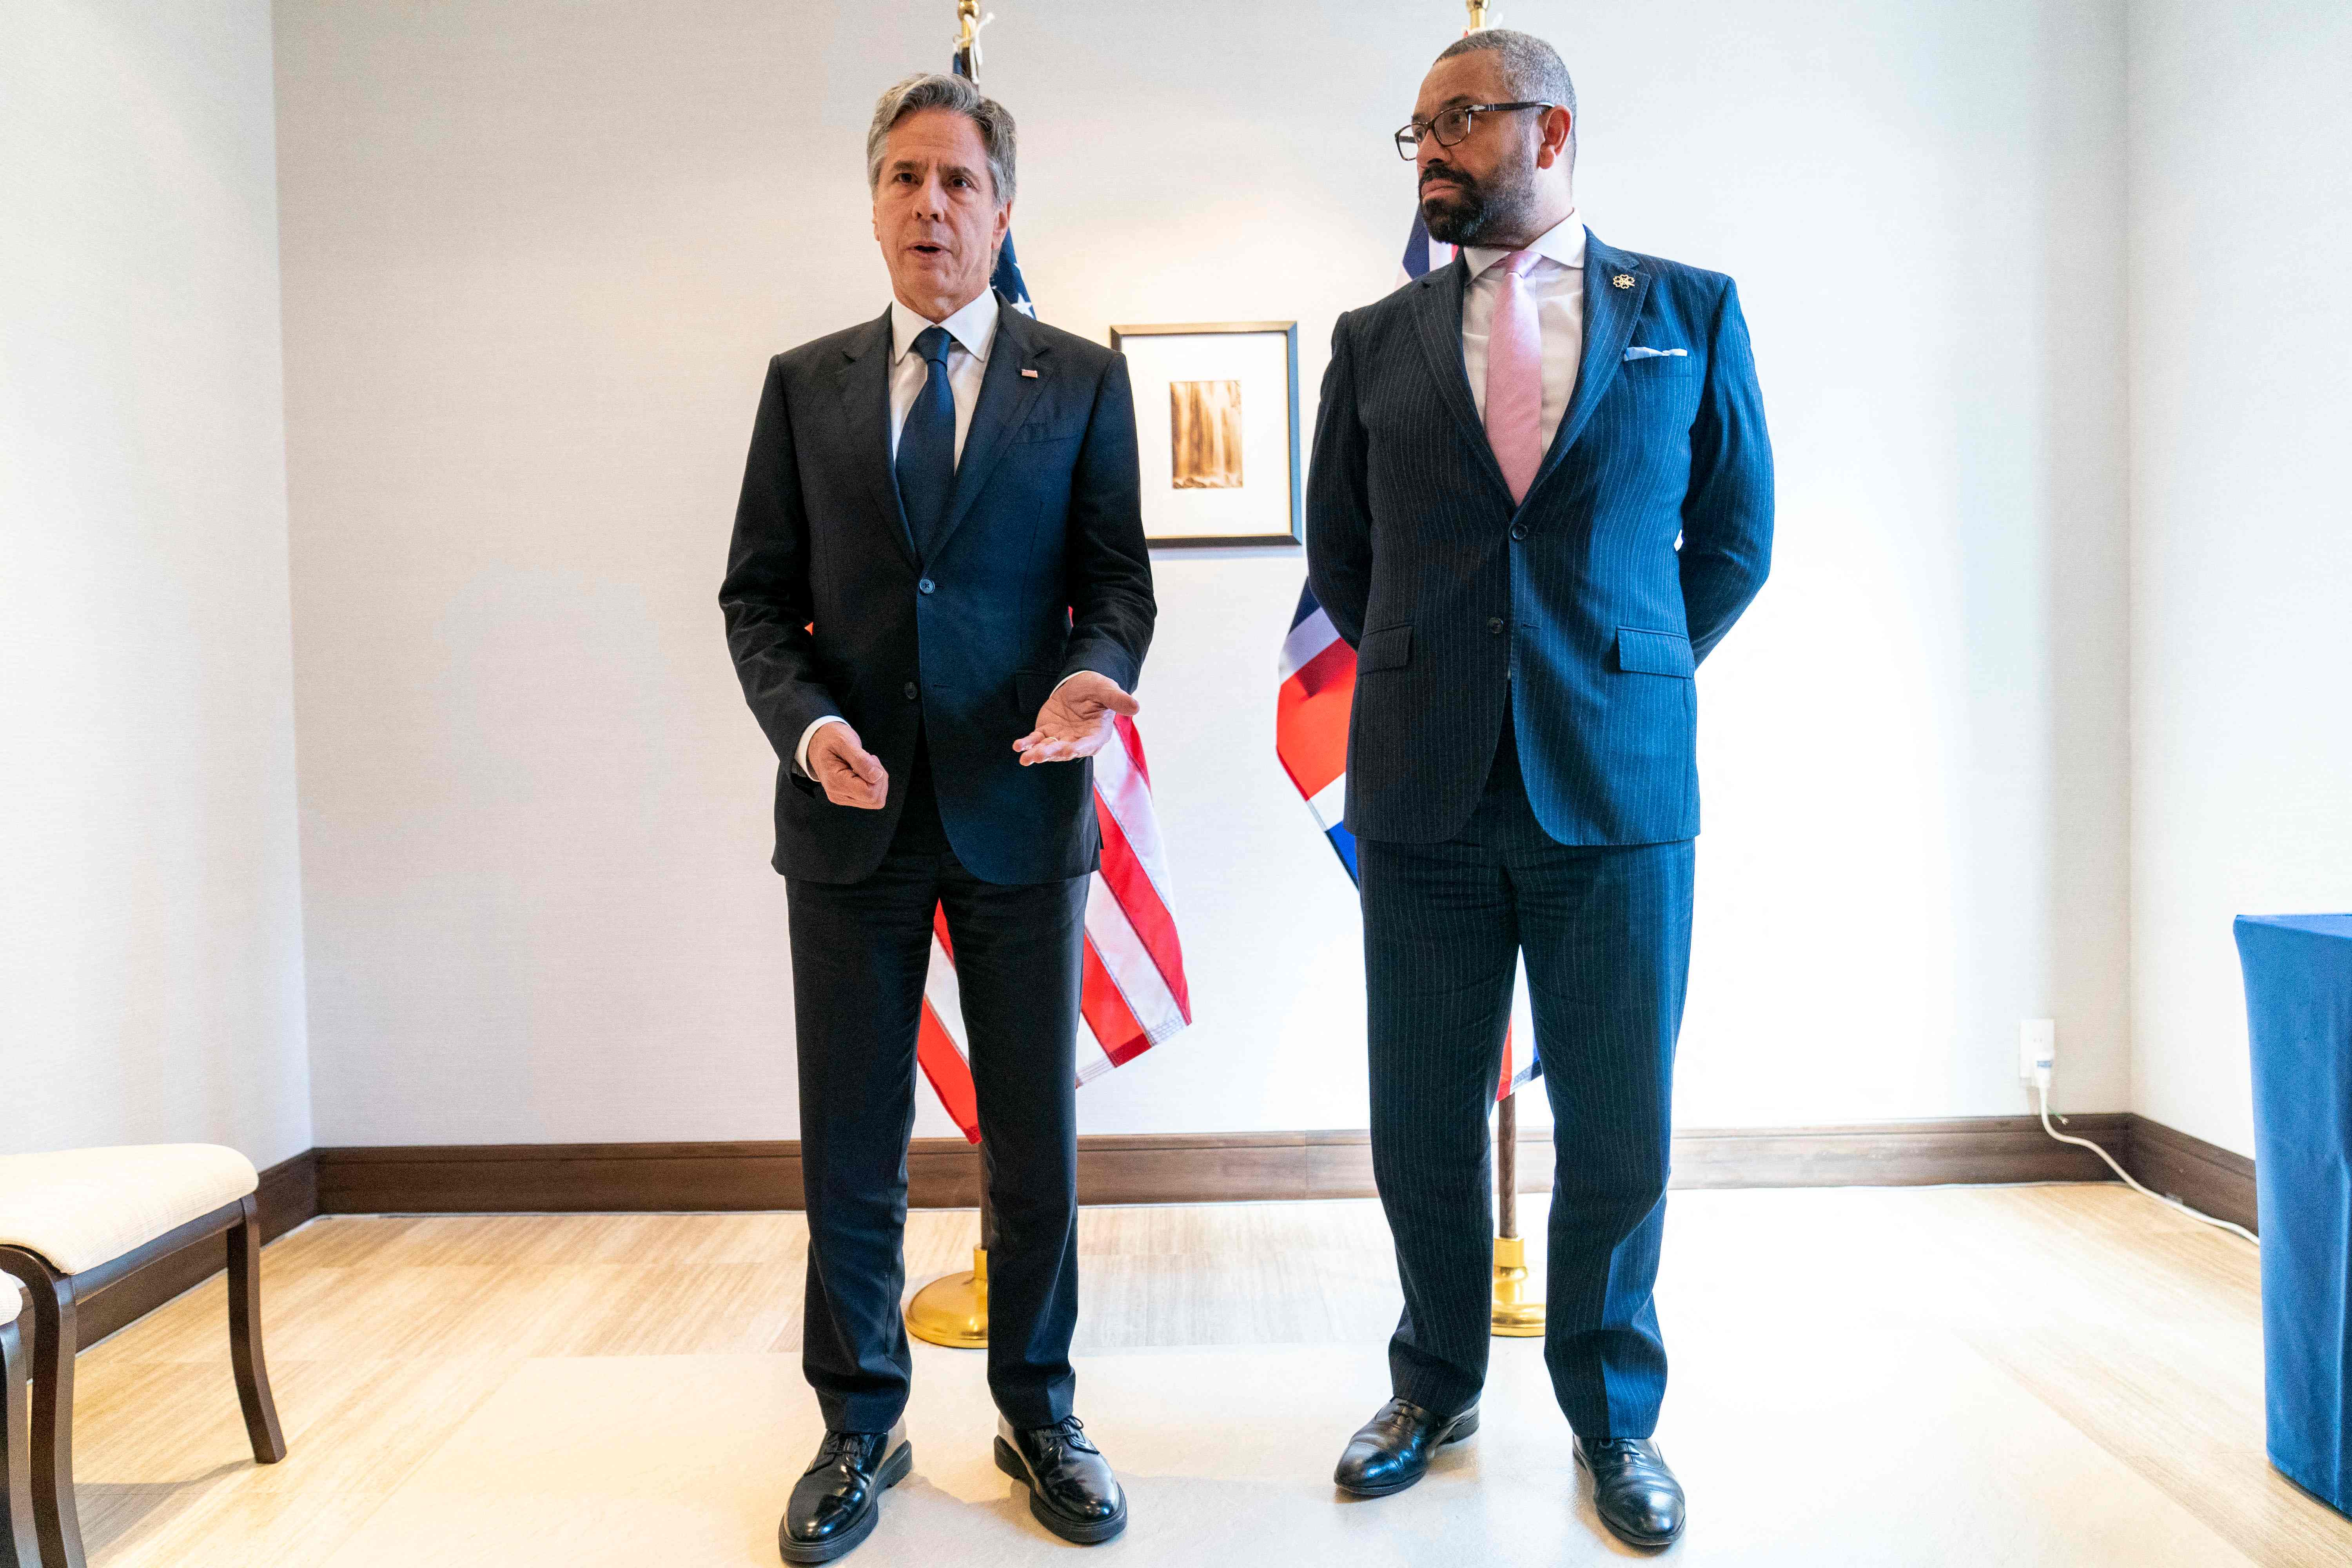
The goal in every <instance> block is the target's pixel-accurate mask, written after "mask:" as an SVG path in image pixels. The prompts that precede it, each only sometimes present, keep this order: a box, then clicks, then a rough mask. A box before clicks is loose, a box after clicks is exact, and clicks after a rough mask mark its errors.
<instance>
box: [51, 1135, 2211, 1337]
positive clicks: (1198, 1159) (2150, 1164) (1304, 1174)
mask: <svg viewBox="0 0 2352 1568" xmlns="http://www.w3.org/2000/svg"><path fill="white" fill-rule="evenodd" d="M2066 1131H2069V1132H2071V1133H2074V1134H2076V1135H2078V1136H2081V1137H2084V1138H2088V1139H2090V1140H2091V1141H2092V1142H2095V1143H2098V1144H2100V1145H2101V1146H2102V1147H2104V1148H2105V1149H2107V1150H2108V1151H2109V1152H2112V1153H2113V1154H2114V1155H2115V1156H2116V1159H2118V1160H2120V1161H2121V1162H2123V1164H2124V1167H2125V1168H2126V1170H2128V1171H2130V1172H2131V1173H2132V1175H2133V1176H2134V1177H2135V1178H2136V1179H2137V1180H2138V1181H2140V1182H2141V1183H2143V1184H2146V1185H2147V1186H2148V1187H2151V1188H2153V1189H2154V1190H2156V1191H2157V1192H2159V1193H2163V1194H2166V1195H2168V1196H2171V1197H2178V1198H2179V1199H2180V1201H2182V1202H2183V1203H2186V1204H2188V1205H2189V1206H2191V1207H2192V1208H2198V1209H2202V1210H2203V1211H2204V1212H2206V1213H2207V1214H2210V1215H2217V1216H2219V1217H2221V1218H2222V1219H2228V1220H2234V1221H2236V1222H2237V1223H2238V1224H2240V1225H2243V1226H2247V1227H2249V1228H2252V1226H2253V1225H2254V1222H2255V1213H2254V1163H2253V1162H2252V1160H2249V1159H2247V1158H2246V1157H2245V1156H2244V1155H2242V1154H2233V1153H2231V1152H2230V1151H2228V1150H2226V1149H2222V1148H2220V1147H2218V1146H2216V1145H2214V1144H2211V1143H2208V1142H2204V1141H2203V1140H2202V1139H2199V1138H2192V1137H2190V1136H2189V1134H2188V1133H2185V1132H2180V1131H2176V1130H2174V1129H2172V1128H2169V1127H2167V1126H2165V1125H2163V1124H2162V1123H2160V1122H2156V1121H2148V1120H2147V1118H2146V1117H2143V1116H2138V1115H2136V1114H2133V1113H2130V1112H2127V1111H2126V1112H2106V1113H2099V1114H2089V1115H2081V1116H2075V1117H2072V1118H2070V1119H2069V1120H2068V1122H2067V1127H2066ZM1551 1166H1552V1154H1551V1141H1550V1140H1549V1138H1548V1137H1541V1136H1532V1137H1528V1138H1525V1139H1523V1140H1521V1142H1520V1155H1519V1172H1520V1182H1519V1185H1520V1188H1521V1190H1522V1191H1525V1192H1531V1193H1539V1192H1544V1191H1547V1190H1548V1189H1549V1187H1550V1185H1551ZM2112 1179H2113V1178H2112V1176H2111V1174H2110V1173H2109V1172H2108V1170H2107V1168H2106V1166H2105V1164H2104V1163H2101V1162H2100V1160H2099V1159H2098V1157H2097V1156H2096V1155H2095V1154H2093V1153H2091V1152H2089V1151H2087V1150H2084V1149H2076V1148H2073V1147H2071V1146H2069V1145H2067V1144H2063V1143H2057V1142H2052V1141H2051V1140H2050V1139H2049V1137H2047V1136H2046V1135H2045V1134H2044V1133H2043V1131H2042V1124H2041V1123H2040V1122H2039V1121H2036V1120H2035V1119H2034V1118H2032V1117H2030V1116H1979V1117H1960V1118H1953V1119H1949V1120H1943V1121H1878V1122H1860V1123H1853V1124H1849V1125H1843V1126H1828V1127H1783V1128H1730V1129H1719V1130H1714V1131H1708V1130H1697V1131H1686V1132H1680V1133H1677V1134H1675V1186H1677V1187H1818V1186H1923V1185H1942V1184H1958V1185H1979V1184H1999V1183H2006V1182H2078V1181H2107V1180H2112ZM907 1180H908V1203H909V1204H911V1205H913V1206H915V1207H918V1208H970V1207H971V1206H973V1205H976V1204H977V1203H978V1202H979V1201H980V1156H979V1152H978V1151H976V1150H975V1149H973V1148H972V1147H971V1145H970V1144H968V1143H966V1142H964V1141H963V1140H961V1138H919V1139H917V1140H915V1142H914V1143H913V1144H912V1145H911V1146H910V1147H909V1148H908V1152H907ZM1372 1195H1373V1188H1372V1150H1371V1138H1370V1134H1369V1133H1364V1132H1201V1133H1182V1134H1170V1135H1143V1136H1108V1137H1089V1138H1081V1139H1079V1140H1078V1200H1079V1201H1080V1202H1081V1203H1086V1204H1178V1203H1248V1202H1268V1201H1279V1200H1292V1199H1305V1198H1363V1197H1370V1196H1372ZM260 1199H261V1224H262V1234H263V1237H265V1239H268V1240H275V1239H276V1238H277V1237H279V1236H282V1235H284V1234H285V1233H286V1232H287V1231H289V1230H291V1229H293V1228H294V1227H295V1226H299V1225H300V1224H302V1223H303V1222H304V1221H306V1220H308V1219H310V1218H311V1217H313V1216H314V1215H321V1214H560V1213H583V1212H622V1213H629V1212H649V1211H650V1212H660V1211H666V1210H688V1211H702V1210H745V1209H796V1208H799V1207H801V1206H802V1195H801V1151H800V1144H799V1143H798V1142H789V1141H778V1142H753V1143H509V1144H478V1145H463V1144H449V1145H438V1144H435V1145H420V1146H412V1147H383V1148H370V1147H355V1148H334V1149H312V1150H308V1151H306V1152H303V1153H300V1154H297V1155H296V1156H294V1158H292V1159H290V1160H288V1161H285V1162H284V1163H280V1164H277V1165H272V1166H271V1167H269V1169H268V1170H266V1171H264V1172H262V1173H261V1192H260ZM223 1262H224V1258H222V1257H221V1256H217V1255H215V1252H214V1250H213V1249H212V1248H209V1247H196V1248H193V1249H191V1250H190V1251H189V1252H187V1253H184V1254H182V1255H180V1256H179V1257H176V1258H164V1259H162V1260H160V1261H158V1262H156V1263H154V1264H152V1265H150V1266H149V1267H147V1268H142V1269H141V1270H139V1271H138V1272H137V1273H135V1274H130V1275H126V1276H125V1277H123V1278H122V1279H119V1280H117V1281H115V1282H114V1283H113V1284H111V1285H110V1286H108V1287H107V1288H106V1289H103V1290H100V1291H98V1292H97V1293H95V1294H94V1295H92V1296H90V1297H89V1298H87V1299H86V1300H84V1301H83V1302H82V1303H81V1307H80V1314H81V1327H82V1333H81V1338H82V1343H83V1344H84V1345H85V1346H88V1345H91V1344H95V1343H96V1342H98V1341H100V1339H103V1338H104V1337H105V1336H107V1335H108V1334H110V1333H113V1332H114V1331H116V1330H118V1329H121V1328H122V1327H123V1326H124V1325H126V1324H128V1323H131V1322H132V1321H135V1320H137V1319H139V1318H141V1317H142V1316H144V1315H145V1314H146V1313H148V1312H150V1311H152V1310H154V1309H155V1308H157V1307H159V1306H161V1305H163V1303H164V1302H165V1301H168V1300H171V1299H172V1298H173V1297H174V1296H176V1295H178V1294H180V1293H181V1292H182V1291H184V1290H187V1289H192V1288H193V1287H194V1286H196V1285H200V1284H202V1283H203V1282H204V1281H205V1280H206V1279H210V1278H211V1277H212V1276H213V1275H214V1274H215V1273H217V1272H219V1270H220V1268H222V1266H223Z"/></svg>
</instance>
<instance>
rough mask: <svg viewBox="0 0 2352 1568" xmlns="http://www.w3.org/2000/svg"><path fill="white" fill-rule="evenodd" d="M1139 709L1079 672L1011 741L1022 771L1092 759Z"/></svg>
mask: <svg viewBox="0 0 2352 1568" xmlns="http://www.w3.org/2000/svg"><path fill="white" fill-rule="evenodd" d="M1142 710H1143V705H1142V704H1141V703H1139V702H1138V701H1137V700H1135V699H1134V698H1132V697H1129V695H1128V694H1127V693H1126V692H1124V691H1121V690H1120V689H1118V682H1117V681H1115V680H1113V679H1110V677H1108V676H1107V675H1097V674H1096V673H1095V672H1094V671H1093V670H1091V669H1087V670H1081V671H1079V672H1078V673H1077V674H1076V675H1074V676H1072V677H1070V679H1067V680H1065V681H1064V682H1062V684H1061V685H1059V686H1057V687H1055V689H1054V695H1052V696H1051V697H1048V698H1047V699H1045V706H1044V707H1043V708H1040V709H1038V710H1037V727H1036V728H1035V729H1034V730H1032V731H1029V732H1028V733H1027V734H1026V735H1024V736H1022V737H1021V739H1019V740H1017V741H1015V742H1013V750H1014V751H1016V752H1020V753H1021V765H1022V766H1023V767H1024V768H1025V767H1028V766H1029V765H1031V764H1032V763H1067V762H1073V761H1076V759H1077V758H1079V757H1091V756H1093V755H1094V754H1095V753H1096V752H1099V751H1101V750H1102V749H1103V747H1104V745H1105V744H1106V743H1107V742H1108V741H1109V740H1110V725H1111V720H1112V719H1113V718H1114V717H1115V716H1116V715H1118V714H1121V713H1124V714H1127V715H1128V716H1129V717H1130V718H1132V717H1133V716H1134V715H1136V714H1137V713H1139V712H1141V711H1142ZM877 765H878V764H877Z"/></svg>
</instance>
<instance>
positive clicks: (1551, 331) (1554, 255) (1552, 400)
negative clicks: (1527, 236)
mask: <svg viewBox="0 0 2352 1568" xmlns="http://www.w3.org/2000/svg"><path fill="white" fill-rule="evenodd" d="M1527 248H1528V249H1529V250H1532V251H1534V252H1535V253H1536V262H1535V265H1534V266H1532V267H1530V268H1528V271H1527V276H1526V278H1525V279H1524V281H1525V284H1526V287H1527V289H1528V292H1530V293H1532V294H1533V295H1534V296H1535V300H1536V324H1537V326H1538V329H1539V330H1540V331H1542V333H1543V444H1544V450H1545V451H1547V452H1549V451H1550V450H1551V438H1552V437H1553V435H1554V434H1555V433H1557V432H1558V431H1559V422H1560V421H1561V420H1562V419H1564V418H1566V417H1567V416H1568V400H1569V399H1570V397H1572V396H1574V395H1575V394H1576V372H1577V366H1578V364H1579V363H1580V362H1581V361H1582V359H1583V357H1584V220H1583V218H1581V217H1580V216H1577V214H1576V212H1575V210H1574V209H1573V208H1571V209H1570V212H1569V215H1568V216H1566V217H1564V218H1562V219H1560V220H1559V222H1558V223H1556V224H1554V225H1553V226H1551V227H1550V228H1549V229H1547V230H1546V231H1545V232H1544V234H1543V236H1542V237H1540V238H1538V240H1537V241H1536V242H1535V243H1534V244H1533V245H1530V246H1528V247H1527ZM1510 254H1511V253H1510V252H1509V251H1507V250H1488V249H1486V248H1485V247H1480V246H1475V245H1473V246H1465V247H1463V251H1462V255H1463V258H1464V259H1465V260H1466V261H1467V262H1468V263H1469V266H1470V287H1469V289H1468V290H1467V291H1466V292H1465V294H1464V295H1463V297H1462V368H1463V369H1464V370H1465V371H1466V372H1467V373H1468V374H1469V376H1470V397H1471V400H1472V401H1473V402H1475V404H1476V405H1478V417H1479V418H1480V419H1484V418H1486V338H1487V335H1488V333H1489V331H1491V330H1492V328H1493V325H1494V321H1495V305H1496V301H1497V300H1500V299H1501V298H1502V293H1503V274H1502V272H1501V271H1500V270H1498V269H1497V268H1496V263H1497V262H1499V261H1501V260H1502V259H1503V258H1505V257H1506V256H1508V255H1510Z"/></svg>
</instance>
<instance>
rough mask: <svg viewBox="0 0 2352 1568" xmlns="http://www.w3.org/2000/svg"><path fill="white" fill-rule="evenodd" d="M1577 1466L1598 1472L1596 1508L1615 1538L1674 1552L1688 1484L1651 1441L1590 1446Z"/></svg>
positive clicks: (1579, 1446) (1581, 1444) (1581, 1447)
mask: <svg viewBox="0 0 2352 1568" xmlns="http://www.w3.org/2000/svg"><path fill="white" fill-rule="evenodd" d="M1576 1462H1577V1463H1578V1464H1580V1465H1582V1466H1583V1467H1584V1468H1586V1469H1588V1470H1591V1472H1592V1506H1593V1508H1594V1509H1595V1510H1598V1511H1599V1512H1600V1515H1601V1523H1603V1524H1605V1525H1607V1526H1608V1527H1609V1532H1610V1533H1611V1534H1612V1535H1614V1536H1615V1537H1616V1538H1617V1539H1618V1540H1620V1541H1622V1542H1624V1543H1625V1544H1626V1545H1628V1546H1671V1545H1673V1544H1674V1542H1675V1537H1676V1536H1678V1535H1680V1534H1682V1532H1683V1484H1682V1482H1680V1481H1678V1480H1676V1479H1675V1473H1674V1471H1672V1470H1670V1469H1668V1468H1666V1457H1665V1456H1664V1454H1661V1453H1659V1452H1658V1446H1657V1445H1656V1444H1655V1443H1653V1442H1651V1441H1650V1440H1649V1439H1648V1438H1647V1437H1620V1438H1617V1439H1615V1440H1614V1441H1612V1442H1607V1443H1592V1444H1587V1443H1586V1442H1585V1441H1584V1439H1583V1438H1581V1437H1579V1438H1578V1439H1577V1440H1576Z"/></svg>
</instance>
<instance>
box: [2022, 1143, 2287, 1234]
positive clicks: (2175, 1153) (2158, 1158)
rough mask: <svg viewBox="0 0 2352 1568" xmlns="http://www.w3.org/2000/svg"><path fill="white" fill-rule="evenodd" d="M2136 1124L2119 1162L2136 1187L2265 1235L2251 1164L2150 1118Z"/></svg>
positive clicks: (2219, 1146)
mask: <svg viewBox="0 0 2352 1568" xmlns="http://www.w3.org/2000/svg"><path fill="white" fill-rule="evenodd" d="M2074 1120H2075V1121H2081V1120H2083V1119H2082V1118H2081V1117H2079V1116H2078V1117H2076V1118H2074ZM2131 1121H2132V1128H2131V1147H2130V1152H2128V1153H2126V1154H2123V1155H2120V1156H2118V1158H2120V1159H2121V1160H2122V1161H2123V1163H2124V1169H2126V1171H2129V1172H2130V1173H2132V1179H2133V1180H2134V1181H2136V1182H2137V1183H2139V1184H2140V1185H2142V1186H2144V1187H2147V1189H2148V1190H2150V1191H2151V1192H2158V1193H2162V1194H2164V1195H2165V1196H2166V1197H2168V1198H2177V1199H2179V1201H2180V1202H2182V1203H2184V1204H2187V1205H2189V1207H2190V1208H2193V1209H2198V1210H2200V1211H2202V1212H2203V1213H2206V1214H2210V1215H2212V1216H2213V1217H2214V1218H2215V1219H2226V1220H2229V1221H2230V1222H2231V1223H2232V1224H2234V1225H2242V1226H2245V1227H2246V1228H2247V1229H2248V1230H2252V1231H2259V1230H2260V1229H2261V1226H2260V1225H2259V1224H2258V1223H2257V1221H2258V1218H2259V1216H2258V1215H2256V1213H2255V1209H2254V1163H2253V1162H2252V1160H2249V1159H2247V1158H2246V1157H2245V1156H2244V1155H2243V1154H2234V1153H2231V1152H2230V1151H2229V1150H2227V1149H2224V1148H2222V1147H2221V1145H2219V1144H2216V1143H2208V1142H2205V1140H2203V1139H2202V1138H2192V1137H2190V1136H2189V1134H2188V1133H2186V1132H2182V1131H2179V1130H2178V1129H2175V1128H2171V1127H2167V1126H2166V1125H2165V1124H2164V1123H2163V1122H2161V1121H2149V1120H2148V1119H2147V1117H2145V1116H2135V1117H2133V1118H2132V1119H2131ZM2068 1131H2073V1129H2072V1128H2071V1127H2070V1128H2069V1129H2068Z"/></svg>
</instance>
